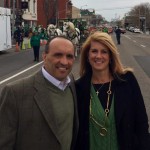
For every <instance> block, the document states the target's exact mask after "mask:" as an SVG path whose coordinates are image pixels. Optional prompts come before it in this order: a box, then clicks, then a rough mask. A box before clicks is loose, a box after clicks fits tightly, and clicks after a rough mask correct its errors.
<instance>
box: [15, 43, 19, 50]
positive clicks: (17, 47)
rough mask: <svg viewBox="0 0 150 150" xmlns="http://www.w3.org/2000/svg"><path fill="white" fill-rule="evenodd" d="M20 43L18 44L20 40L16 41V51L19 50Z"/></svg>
mask: <svg viewBox="0 0 150 150" xmlns="http://www.w3.org/2000/svg"><path fill="white" fill-rule="evenodd" d="M19 50H20V49H19V45H18V42H16V50H15V52H19Z"/></svg>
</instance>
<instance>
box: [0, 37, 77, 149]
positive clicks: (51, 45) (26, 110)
mask: <svg viewBox="0 0 150 150" xmlns="http://www.w3.org/2000/svg"><path fill="white" fill-rule="evenodd" d="M74 60H75V56H74V45H73V43H72V42H71V41H70V40H68V39H66V38H65V37H55V38H53V39H51V40H50V41H48V43H47V45H46V47H45V51H44V53H43V61H44V63H43V66H42V68H41V69H40V70H39V71H38V72H36V73H34V74H33V75H31V76H29V77H27V78H24V79H21V80H19V81H15V82H14V83H10V84H8V85H7V86H6V87H5V88H4V89H3V90H2V93H1V96H0V150H6V149H7V150H73V149H74V146H75V142H76V138H77V132H78V115H77V102H76V92H75V85H74V81H73V76H72V75H71V74H70V72H71V69H72V66H73V63H74Z"/></svg>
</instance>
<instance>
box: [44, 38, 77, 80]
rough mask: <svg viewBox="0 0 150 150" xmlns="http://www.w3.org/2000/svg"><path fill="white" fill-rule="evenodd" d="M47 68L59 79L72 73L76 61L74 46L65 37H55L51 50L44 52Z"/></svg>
mask: <svg viewBox="0 0 150 150" xmlns="http://www.w3.org/2000/svg"><path fill="white" fill-rule="evenodd" d="M43 60H44V67H45V70H46V71H47V72H48V73H49V74H50V75H52V76H53V77H54V78H56V79H58V80H59V81H62V80H64V79H65V78H66V77H67V75H68V74H69V73H70V71H71V69H72V66H73V62H74V46H73V44H72V43H71V42H70V41H69V40H66V39H63V38H55V39H53V40H52V41H51V42H50V44H49V52H48V53H47V54H46V53H44V54H43Z"/></svg>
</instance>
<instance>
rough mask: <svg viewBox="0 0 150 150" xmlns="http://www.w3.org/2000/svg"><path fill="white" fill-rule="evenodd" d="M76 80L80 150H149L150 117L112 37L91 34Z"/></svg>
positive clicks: (83, 49)
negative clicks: (149, 127) (122, 62)
mask: <svg viewBox="0 0 150 150" xmlns="http://www.w3.org/2000/svg"><path fill="white" fill-rule="evenodd" d="M80 76H81V77H80V78H79V79H78V80H77V81H76V90H77V97H78V110H79V134H78V142H77V148H76V149H77V150H150V147H149V142H150V140H149V133H148V118H147V114H146V110H145V106H144V101H143V97H142V94H141V91H140V88H139V85H138V83H137V80H136V78H135V76H134V75H133V71H132V69H131V68H124V67H123V65H122V64H121V62H120V59H119V55H118V51H117V48H116V46H115V44H114V42H113V41H112V39H111V37H110V35H108V34H107V33H103V32H99V31H97V32H95V33H93V34H91V35H90V36H89V37H88V38H87V40H86V41H85V43H84V44H83V47H82V50H81V66H80Z"/></svg>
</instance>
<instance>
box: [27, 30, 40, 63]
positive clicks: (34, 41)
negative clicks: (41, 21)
mask: <svg viewBox="0 0 150 150" xmlns="http://www.w3.org/2000/svg"><path fill="white" fill-rule="evenodd" d="M40 40H41V36H40V35H39V34H38V31H37V30H35V31H34V32H33V35H32V37H31V40H30V44H31V47H32V48H33V52H34V61H37V62H38V61H39V51H40Z"/></svg>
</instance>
